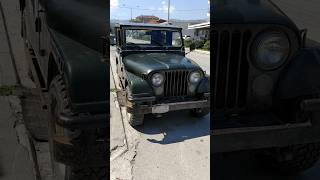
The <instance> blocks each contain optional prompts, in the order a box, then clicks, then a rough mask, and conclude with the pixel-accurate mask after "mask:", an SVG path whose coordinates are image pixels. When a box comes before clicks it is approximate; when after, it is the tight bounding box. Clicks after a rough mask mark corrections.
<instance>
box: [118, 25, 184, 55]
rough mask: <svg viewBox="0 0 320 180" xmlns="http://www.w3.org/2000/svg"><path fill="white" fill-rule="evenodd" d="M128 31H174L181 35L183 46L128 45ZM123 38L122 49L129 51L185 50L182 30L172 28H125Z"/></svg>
mask: <svg viewBox="0 0 320 180" xmlns="http://www.w3.org/2000/svg"><path fill="white" fill-rule="evenodd" d="M127 30H159V31H174V32H178V33H179V37H180V39H181V46H178V47H173V46H154V45H148V44H135V45H128V44H127V42H126V31H127ZM121 31H122V33H121V36H122V38H121V39H122V42H121V44H122V49H127V50H132V49H135V50H175V51H177V50H179V51H181V50H182V49H183V48H184V41H183V37H182V28H170V27H168V28H167V27H144V26H141V27H140V26H125V27H122V28H121Z"/></svg>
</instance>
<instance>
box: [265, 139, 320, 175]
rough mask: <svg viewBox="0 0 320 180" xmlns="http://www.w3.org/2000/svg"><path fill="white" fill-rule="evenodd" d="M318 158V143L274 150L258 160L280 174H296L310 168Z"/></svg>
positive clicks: (319, 148)
mask: <svg viewBox="0 0 320 180" xmlns="http://www.w3.org/2000/svg"><path fill="white" fill-rule="evenodd" d="M319 157H320V143H311V144H302V145H293V146H289V147H284V148H274V149H272V150H270V151H268V152H267V153H266V154H264V155H263V156H262V157H261V156H260V159H261V160H262V163H263V164H265V165H267V166H268V167H271V168H272V169H273V170H276V171H277V172H278V173H280V174H297V173H299V172H302V171H305V170H307V169H309V168H311V167H312V166H313V165H314V164H315V163H316V162H317V161H318V160H319Z"/></svg>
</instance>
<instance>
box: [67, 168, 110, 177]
mask: <svg viewBox="0 0 320 180" xmlns="http://www.w3.org/2000/svg"><path fill="white" fill-rule="evenodd" d="M106 169H107V167H100V168H70V167H69V169H68V171H69V172H68V173H70V176H69V177H68V178H66V180H105V179H107V170H106Z"/></svg>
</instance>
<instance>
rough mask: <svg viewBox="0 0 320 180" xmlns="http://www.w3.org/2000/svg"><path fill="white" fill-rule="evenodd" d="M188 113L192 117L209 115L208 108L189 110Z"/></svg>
mask: <svg viewBox="0 0 320 180" xmlns="http://www.w3.org/2000/svg"><path fill="white" fill-rule="evenodd" d="M190 113H191V115H192V116H193V117H204V116H206V115H207V114H209V113H210V108H198V109H191V110H190Z"/></svg>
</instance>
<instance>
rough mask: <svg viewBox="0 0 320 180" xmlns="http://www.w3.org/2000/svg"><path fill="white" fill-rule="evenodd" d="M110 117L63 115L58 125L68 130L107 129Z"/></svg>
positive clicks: (60, 115) (100, 115) (60, 116)
mask: <svg viewBox="0 0 320 180" xmlns="http://www.w3.org/2000/svg"><path fill="white" fill-rule="evenodd" d="M108 117H109V115H108V114H95V115H74V114H67V113H61V114H59V117H58V120H57V123H58V124H59V125H60V126H62V127H64V128H68V129H94V128H107V127H108V124H109V123H107V120H108Z"/></svg>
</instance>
